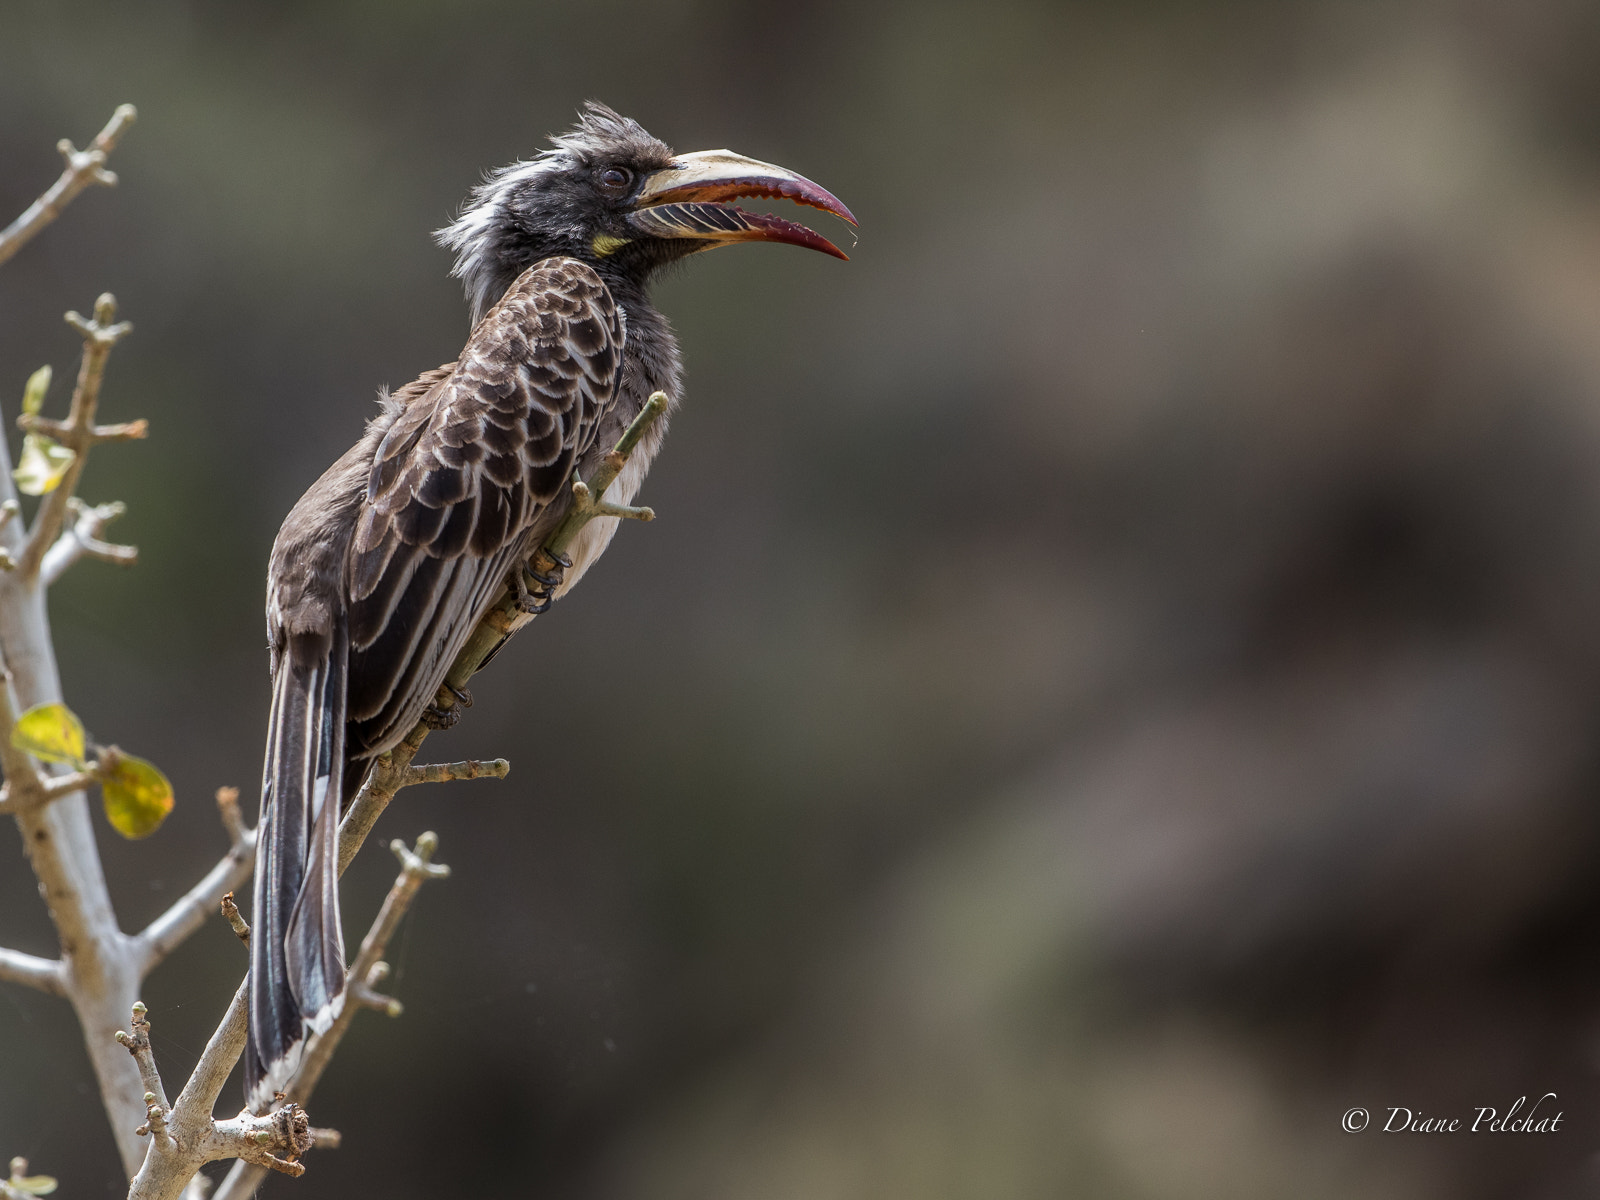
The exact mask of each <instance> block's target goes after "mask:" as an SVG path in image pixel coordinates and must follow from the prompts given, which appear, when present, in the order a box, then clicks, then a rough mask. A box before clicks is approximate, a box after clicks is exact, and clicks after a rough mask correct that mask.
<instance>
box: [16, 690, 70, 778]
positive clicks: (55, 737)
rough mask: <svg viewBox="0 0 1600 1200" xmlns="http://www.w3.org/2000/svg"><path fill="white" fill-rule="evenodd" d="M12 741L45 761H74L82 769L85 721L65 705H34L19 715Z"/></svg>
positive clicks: (21, 748)
mask: <svg viewBox="0 0 1600 1200" xmlns="http://www.w3.org/2000/svg"><path fill="white" fill-rule="evenodd" d="M11 744H12V745H13V746H15V747H16V748H17V749H18V750H26V751H27V752H28V753H29V754H31V755H33V756H34V757H35V758H42V759H44V760H45V761H46V762H61V763H71V764H72V765H73V766H75V767H77V768H78V769H79V770H80V771H81V770H83V768H84V767H85V766H86V765H87V764H85V762H84V760H83V752H84V736H83V722H82V721H80V720H78V714H77V713H75V712H73V711H72V710H71V709H70V708H68V707H67V706H66V705H65V704H35V705H34V706H33V707H32V708H30V709H29V710H28V711H27V712H25V713H23V714H22V715H21V716H20V717H18V718H17V724H16V726H15V727H14V728H13V729H12V730H11Z"/></svg>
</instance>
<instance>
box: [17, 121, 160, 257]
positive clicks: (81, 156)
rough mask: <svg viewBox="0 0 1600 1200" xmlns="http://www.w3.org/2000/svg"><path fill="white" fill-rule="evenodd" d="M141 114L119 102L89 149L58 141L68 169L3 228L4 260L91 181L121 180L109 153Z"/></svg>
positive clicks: (56, 215)
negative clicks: (108, 162)
mask: <svg viewBox="0 0 1600 1200" xmlns="http://www.w3.org/2000/svg"><path fill="white" fill-rule="evenodd" d="M137 115H138V114H137V113H136V111H135V110H134V107H133V105H131V104H124V105H121V106H119V107H118V109H117V111H116V112H114V113H112V114H111V120H110V121H109V122H107V124H106V127H105V128H104V129H102V130H101V131H100V132H99V134H98V135H97V136H96V137H95V139H94V141H93V142H91V143H90V145H89V148H88V149H87V150H77V149H75V148H74V147H73V145H72V143H71V142H69V141H67V140H66V139H65V138H62V139H61V141H59V142H57V143H56V149H58V150H60V151H61V156H62V157H63V158H65V159H66V160H67V166H66V170H64V171H62V172H61V177H60V178H59V179H57V180H56V181H55V182H54V183H53V184H51V185H50V187H49V189H48V190H47V191H46V192H45V193H44V195H42V196H40V197H39V198H38V199H37V200H35V201H34V202H33V203H32V204H30V205H28V207H27V208H26V209H24V210H23V213H22V215H21V216H20V217H18V218H17V219H16V220H15V221H13V222H11V224H9V225H7V226H6V227H5V229H4V230H3V231H0V263H3V262H5V261H6V260H7V259H8V258H10V257H11V256H12V255H13V254H15V253H16V252H17V251H18V250H20V249H22V247H23V245H24V244H25V243H26V242H27V241H28V240H29V239H30V238H32V237H33V235H34V234H36V233H38V232H39V231H40V230H41V229H43V228H44V227H45V226H46V225H48V224H50V222H51V221H54V220H55V219H56V217H58V216H60V215H61V210H62V209H64V208H66V206H67V205H68V204H70V203H72V201H73V199H74V198H75V197H76V196H77V195H78V193H79V192H81V191H83V189H84V188H86V187H88V186H89V185H90V184H91V183H96V184H100V185H101V186H102V187H110V186H111V185H112V184H114V183H116V182H117V177H116V176H115V175H114V174H112V173H111V172H110V171H108V170H106V157H107V156H108V155H109V154H110V153H111V151H112V149H113V148H114V147H115V146H116V144H117V140H118V139H119V138H121V137H122V134H123V132H124V131H125V130H126V129H127V128H128V126H129V125H131V124H133V119H134V117H135V116H137Z"/></svg>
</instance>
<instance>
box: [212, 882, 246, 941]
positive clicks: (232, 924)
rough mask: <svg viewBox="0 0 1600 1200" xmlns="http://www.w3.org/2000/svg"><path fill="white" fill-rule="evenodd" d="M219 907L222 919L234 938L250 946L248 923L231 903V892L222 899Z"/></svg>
mask: <svg viewBox="0 0 1600 1200" xmlns="http://www.w3.org/2000/svg"><path fill="white" fill-rule="evenodd" d="M219 907H220V908H221V909H222V919H223V920H224V921H226V922H227V923H228V927H229V928H230V929H232V930H233V934H234V936H235V937H237V938H238V939H239V940H240V941H241V942H243V943H244V944H245V945H246V946H248V945H249V944H250V923H249V922H248V921H246V920H245V919H244V914H243V913H242V912H240V911H239V906H238V905H237V904H235V903H234V902H233V893H232V892H229V893H228V894H227V895H226V896H224V897H223V898H222V903H221V904H220V905H219Z"/></svg>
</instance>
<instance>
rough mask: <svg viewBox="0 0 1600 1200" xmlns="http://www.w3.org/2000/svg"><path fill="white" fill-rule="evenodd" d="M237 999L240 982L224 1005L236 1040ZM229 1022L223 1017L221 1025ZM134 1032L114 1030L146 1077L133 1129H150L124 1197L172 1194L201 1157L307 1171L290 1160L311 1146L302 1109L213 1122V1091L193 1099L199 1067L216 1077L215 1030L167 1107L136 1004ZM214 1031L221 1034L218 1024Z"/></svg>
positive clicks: (182, 1187)
mask: <svg viewBox="0 0 1600 1200" xmlns="http://www.w3.org/2000/svg"><path fill="white" fill-rule="evenodd" d="M243 997H244V988H243V987H241V988H240V989H239V994H238V995H237V996H236V997H235V998H234V1004H233V1008H231V1009H230V1010H229V1016H230V1017H231V1016H232V1013H233V1010H234V1009H237V1010H238V1011H239V1013H240V1019H239V1024H240V1026H241V1037H240V1039H239V1040H240V1042H241V1043H242V1041H243V1038H242V1027H243V1013H244V1007H243V1005H244V999H243ZM227 1023H228V1022H227V1021H226V1020H225V1021H224V1025H226V1024H227ZM134 1030H135V1032H134V1033H133V1035H131V1036H130V1035H128V1034H125V1033H120V1032H119V1033H118V1034H117V1040H118V1041H119V1042H122V1044H123V1045H125V1046H127V1047H128V1049H129V1051H130V1052H131V1053H132V1054H133V1055H134V1057H135V1058H136V1059H138V1061H139V1070H140V1075H141V1078H143V1079H145V1080H146V1086H147V1090H146V1092H145V1105H146V1112H147V1114H148V1118H149V1119H148V1121H147V1122H146V1124H145V1125H144V1126H142V1127H141V1128H140V1129H139V1130H138V1132H139V1133H140V1134H149V1135H150V1137H151V1145H150V1150H149V1153H147V1154H146V1155H145V1159H144V1163H143V1164H142V1165H141V1166H140V1168H139V1171H138V1174H136V1175H135V1176H134V1178H133V1183H132V1185H131V1186H130V1187H129V1190H128V1196H129V1198H130V1200H133V1198H134V1197H139V1198H140V1200H156V1198H158V1197H164V1198H167V1200H178V1197H180V1196H182V1195H183V1194H184V1193H185V1192H187V1191H188V1190H189V1184H190V1181H191V1180H192V1179H193V1177H194V1174H195V1172H196V1171H198V1170H199V1169H200V1168H201V1167H202V1166H204V1165H205V1164H206V1163H208V1162H214V1161H216V1160H217V1159H220V1158H239V1159H243V1160H245V1161H246V1162H249V1163H253V1164H256V1165H257V1166H258V1167H260V1168H263V1169H267V1168H270V1169H272V1170H275V1171H282V1172H283V1173H284V1174H285V1175H303V1174H304V1173H305V1168H304V1167H303V1166H301V1165H300V1163H298V1162H297V1161H295V1160H296V1159H298V1158H299V1157H300V1155H302V1154H304V1153H305V1152H306V1151H307V1150H309V1149H311V1147H312V1145H313V1144H314V1139H313V1138H312V1136H311V1122H310V1121H309V1120H308V1119H307V1117H306V1113H305V1110H304V1109H303V1108H301V1107H300V1106H299V1105H296V1104H286V1105H284V1107H282V1108H281V1109H279V1110H278V1111H277V1112H275V1113H272V1114H271V1115H270V1116H265V1117H253V1116H251V1115H250V1114H249V1113H240V1114H239V1115H238V1116H237V1117H234V1118H232V1119H231V1120H225V1121H216V1120H213V1119H212V1117H211V1105H212V1103H214V1102H215V1099H216V1097H215V1096H214V1095H213V1096H212V1097H211V1100H210V1101H207V1102H206V1103H204V1104H203V1105H202V1104H197V1103H195V1100H196V1099H197V1097H196V1095H195V1094H194V1093H193V1092H191V1090H190V1087H192V1085H193V1084H194V1082H195V1079H196V1078H197V1077H199V1076H201V1074H202V1068H205V1078H207V1079H208V1080H209V1079H211V1078H213V1077H214V1074H215V1072H214V1068H215V1067H216V1065H217V1063H218V1062H219V1061H220V1059H219V1055H218V1054H217V1053H216V1052H215V1051H214V1046H215V1044H216V1041H217V1038H216V1036H213V1038H212V1044H210V1045H207V1047H206V1053H205V1054H204V1055H202V1057H201V1065H200V1066H197V1067H196V1068H195V1073H194V1075H191V1076H190V1078H189V1084H190V1086H188V1087H185V1088H184V1090H183V1093H182V1094H181V1095H180V1096H179V1097H178V1103H177V1105H175V1106H168V1105H167V1104H166V1102H165V1101H164V1100H163V1099H162V1092H161V1077H160V1076H159V1074H157V1073H156V1069H155V1059H154V1057H153V1056H152V1055H151V1052H150V1037H149V1033H150V1024H149V1022H148V1021H147V1020H146V1019H145V1012H144V1005H142V1004H139V1005H135V1006H134ZM218 1032H219V1033H221V1030H219V1031H218ZM233 1053H234V1056H235V1057H236V1056H237V1054H238V1051H237V1050H234V1052H233ZM208 1060H209V1065H208ZM231 1066H232V1059H231V1058H230V1059H229V1061H228V1063H227V1065H226V1067H224V1068H223V1069H222V1071H221V1074H220V1078H216V1086H217V1087H218V1088H220V1087H221V1086H222V1080H223V1079H225V1078H226V1077H227V1073H228V1068H231Z"/></svg>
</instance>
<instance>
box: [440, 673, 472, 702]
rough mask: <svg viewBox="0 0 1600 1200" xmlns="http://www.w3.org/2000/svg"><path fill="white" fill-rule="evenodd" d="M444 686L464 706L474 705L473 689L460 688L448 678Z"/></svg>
mask: <svg viewBox="0 0 1600 1200" xmlns="http://www.w3.org/2000/svg"><path fill="white" fill-rule="evenodd" d="M444 686H445V688H446V689H447V690H448V691H449V692H450V694H451V695H452V696H454V697H455V698H456V703H457V704H459V705H461V707H462V708H471V707H472V692H471V691H469V690H468V689H467V688H458V687H457V686H456V685H455V684H453V683H451V682H450V681H449V680H448V679H447V680H445V681H444Z"/></svg>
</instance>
